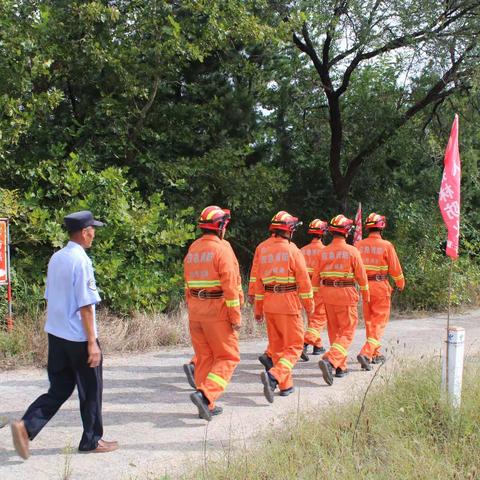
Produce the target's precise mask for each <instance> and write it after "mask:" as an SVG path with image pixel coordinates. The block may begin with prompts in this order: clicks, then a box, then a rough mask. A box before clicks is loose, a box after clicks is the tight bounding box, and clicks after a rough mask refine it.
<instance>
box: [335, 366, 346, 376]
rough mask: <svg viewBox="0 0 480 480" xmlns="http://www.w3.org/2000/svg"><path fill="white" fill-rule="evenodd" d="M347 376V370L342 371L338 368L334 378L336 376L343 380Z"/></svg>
mask: <svg viewBox="0 0 480 480" xmlns="http://www.w3.org/2000/svg"><path fill="white" fill-rule="evenodd" d="M347 374H348V370H347V369H345V370H342V369H341V368H340V367H338V368H336V369H335V376H336V377H337V378H343V377H345V376H346V375H347Z"/></svg>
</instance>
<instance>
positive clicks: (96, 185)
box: [2, 154, 195, 315]
mask: <svg viewBox="0 0 480 480" xmlns="http://www.w3.org/2000/svg"><path fill="white" fill-rule="evenodd" d="M89 165H90V163H89V162H88V159H82V160H80V159H79V158H78V156H77V155H74V154H71V155H70V159H69V160H68V161H67V162H65V163H64V164H63V166H62V167H61V168H58V167H56V166H55V164H54V163H53V162H51V161H48V160H45V161H44V162H41V163H40V164H39V165H38V166H37V167H36V168H35V170H34V171H33V172H32V175H33V178H34V179H35V180H34V181H32V183H31V185H30V187H29V188H28V190H27V191H25V192H24V194H23V195H20V194H19V193H18V192H16V193H15V192H11V191H5V190H4V191H2V196H3V199H7V198H8V199H9V201H10V203H11V204H12V205H11V206H10V207H8V208H6V209H7V210H8V211H9V213H10V215H11V218H12V226H11V237H12V244H13V245H12V247H13V248H12V265H13V266H14V275H13V280H14V292H15V298H16V305H15V306H16V311H17V314H21V313H23V312H25V313H28V314H30V315H32V314H37V313H38V312H37V311H36V309H38V308H39V307H41V306H42V295H43V285H44V278H45V275H46V270H47V263H48V259H49V257H50V256H51V255H52V253H53V252H54V251H55V249H58V248H61V247H62V246H63V245H64V244H65V243H66V242H67V240H68V238H67V234H66V232H65V231H64V230H63V229H62V221H63V217H64V216H65V215H66V214H68V213H70V212H72V211H76V210H84V209H88V210H92V212H94V214H95V216H97V217H98V218H100V219H102V220H104V221H105V222H106V224H107V226H106V227H105V228H102V229H97V238H96V239H95V242H94V244H93V247H92V249H91V250H90V251H89V255H90V256H91V257H92V259H93V262H94V266H95V269H96V277H97V283H98V285H99V288H100V289H101V296H102V298H103V299H104V305H107V306H109V307H110V308H112V309H113V310H114V311H117V312H120V313H129V312H133V311H152V310H157V311H160V310H163V309H165V308H166V307H167V306H169V305H170V304H171V302H172V299H175V298H178V297H179V292H181V289H182V286H183V282H182V279H181V266H180V259H181V258H182V256H183V252H184V248H185V245H186V243H187V242H188V241H189V240H191V239H192V238H193V236H194V228H195V227H194V226H193V225H192V224H191V223H190V222H189V221H188V220H189V219H190V218H191V217H192V214H193V212H192V210H191V209H185V210H180V211H178V210H177V211H176V212H174V213H172V212H171V210H170V209H169V208H168V207H167V205H166V204H165V203H164V202H163V199H162V195H161V194H160V193H156V194H153V195H150V196H149V197H147V198H142V197H141V196H140V194H139V192H138V191H137V189H136V185H135V183H134V182H132V181H131V180H128V179H127V177H126V175H125V173H126V172H125V170H124V169H120V168H113V167H110V168H107V169H105V170H102V171H99V172H97V171H95V170H94V169H93V168H92V167H91V166H89ZM2 203H4V205H6V203H7V202H6V200H5V201H3V202H2ZM56 205H62V206H61V208H57V207H56Z"/></svg>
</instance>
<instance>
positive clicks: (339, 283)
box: [322, 279, 355, 287]
mask: <svg viewBox="0 0 480 480" xmlns="http://www.w3.org/2000/svg"><path fill="white" fill-rule="evenodd" d="M322 285H324V286H326V287H354V286H355V282H354V281H353V280H338V279H337V280H327V279H324V280H322Z"/></svg>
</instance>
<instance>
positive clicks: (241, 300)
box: [190, 239, 245, 366]
mask: <svg viewBox="0 0 480 480" xmlns="http://www.w3.org/2000/svg"><path fill="white" fill-rule="evenodd" d="M222 242H223V243H224V244H225V246H226V247H227V249H228V250H230V252H231V254H232V255H233V263H234V264H235V266H236V272H237V283H238V294H239V297H240V307H243V304H244V303H245V296H244V295H243V289H242V276H241V275H240V265H239V264H238V260H237V256H236V255H235V252H234V251H233V248H232V245H231V244H230V242H229V241H228V240H225V239H222ZM190 363H192V364H193V365H194V366H195V365H196V363H197V357H196V355H194V356H193V357H192V359H191V360H190Z"/></svg>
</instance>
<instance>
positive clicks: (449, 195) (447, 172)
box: [438, 114, 462, 258]
mask: <svg viewBox="0 0 480 480" xmlns="http://www.w3.org/2000/svg"><path fill="white" fill-rule="evenodd" d="M461 176H462V171H461V164H460V153H459V151H458V115H457V114H455V119H454V121H453V125H452V131H451V132H450V139H449V140H448V145H447V149H446V150H445V160H444V170H443V177H442V184H441V185H440V193H439V196H438V205H439V206H440V211H441V212H442V217H443V221H444V222H445V225H446V226H447V230H448V238H447V249H446V253H447V255H448V256H449V257H451V258H458V241H459V237H460V180H461Z"/></svg>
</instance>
